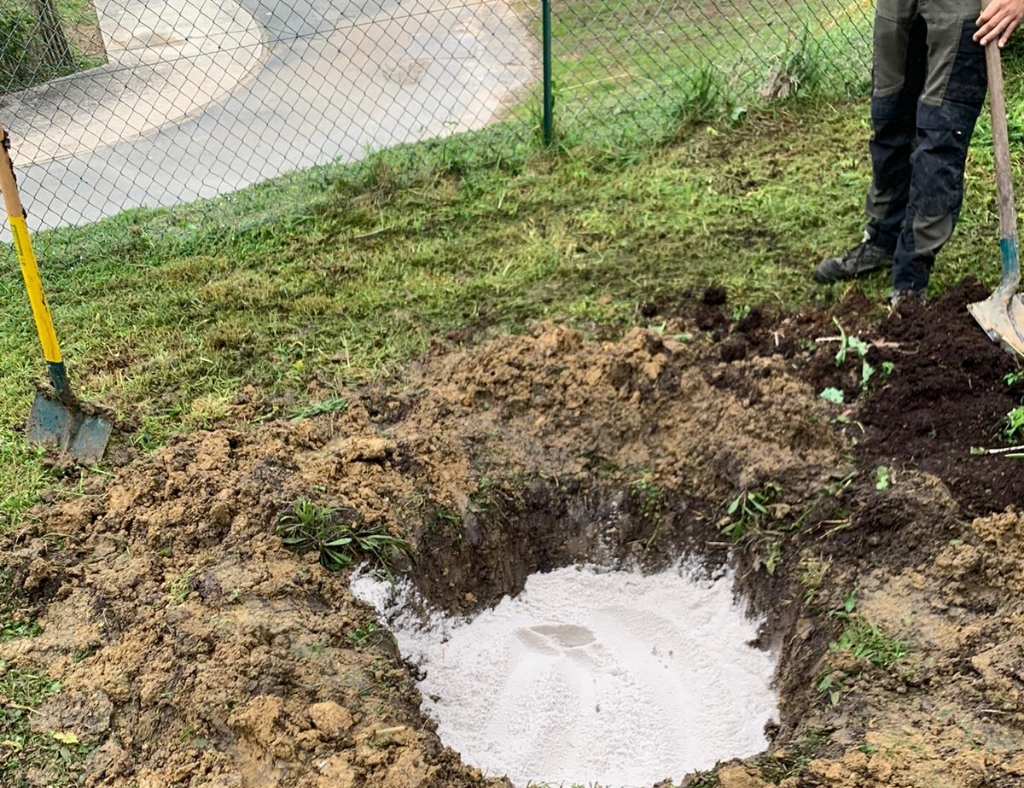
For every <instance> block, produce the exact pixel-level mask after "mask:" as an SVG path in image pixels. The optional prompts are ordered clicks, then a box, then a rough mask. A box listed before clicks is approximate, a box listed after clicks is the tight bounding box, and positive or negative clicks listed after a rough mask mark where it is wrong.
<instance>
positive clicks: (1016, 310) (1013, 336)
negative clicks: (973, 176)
mask: <svg viewBox="0 0 1024 788" xmlns="http://www.w3.org/2000/svg"><path fill="white" fill-rule="evenodd" d="M982 5H983V6H986V5H988V2H987V1H986V2H983V3H982ZM985 64H986V66H987V67H988V91H989V94H988V101H989V107H990V108H991V110H992V144H993V147H994V149H995V160H996V196H997V198H998V200H999V236H1000V237H999V253H1000V256H1001V257H1002V259H1003V274H1002V277H1001V278H1000V280H999V285H998V287H996V289H995V291H994V292H993V293H992V295H990V296H989V297H988V298H986V299H985V300H984V301H979V302H978V303H976V304H968V305H967V309H968V310H969V311H970V313H971V315H973V316H974V319H975V320H977V321H978V325H980V326H981V327H982V328H983V329H985V333H986V334H988V336H989V338H990V339H991V340H992V341H994V342H1000V343H1001V344H1002V346H1003V348H1004V349H1006V350H1008V351H1009V352H1011V353H1015V354H1019V355H1022V356H1024V303H1021V300H1020V296H1019V295H1017V285H1018V284H1019V283H1020V258H1019V256H1018V246H1017V211H1016V209H1015V208H1014V202H1013V179H1012V178H1011V173H1010V138H1009V134H1008V133H1007V130H1006V101H1005V99H1004V97H1003V66H1002V62H1001V61H1000V56H999V47H998V45H997V44H996V42H995V41H992V42H991V43H990V44H988V45H987V46H986V47H985Z"/></svg>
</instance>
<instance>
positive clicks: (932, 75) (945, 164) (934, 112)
mask: <svg viewBox="0 0 1024 788" xmlns="http://www.w3.org/2000/svg"><path fill="white" fill-rule="evenodd" d="M922 16H923V17H924V19H925V23H926V25H927V36H928V76H927V79H926V81H925V88H924V91H923V93H922V95H921V100H920V102H919V104H918V108H917V144H916V146H915V148H914V152H913V154H911V157H910V163H911V169H912V175H911V180H910V193H909V199H908V202H907V208H906V214H905V216H904V221H903V229H902V232H901V233H900V236H899V241H898V243H897V247H896V254H895V260H894V263H893V270H892V283H893V291H894V293H901V292H902V293H908V292H909V293H916V294H919V295H921V296H923V294H924V291H925V289H926V288H927V286H928V279H929V276H930V275H931V269H932V265H933V263H934V261H935V256H936V255H937V254H938V252H939V250H941V249H942V247H943V245H944V244H945V243H946V241H948V240H949V238H950V236H951V235H952V234H953V228H954V227H955V226H956V222H957V218H958V217H959V214H960V206H961V204H962V203H963V187H964V164H965V161H966V159H967V147H968V145H969V144H970V141H971V135H972V134H973V133H974V126H975V123H976V121H977V119H978V113H979V112H980V110H981V106H982V104H983V103H984V100H985V91H986V89H987V86H988V78H987V74H986V71H985V52H984V49H983V48H982V47H981V46H979V45H978V44H976V43H974V41H973V40H972V38H971V37H972V36H973V35H974V32H975V31H976V30H977V26H976V25H975V23H974V20H975V19H976V18H977V13H976V10H975V9H974V7H973V3H970V2H964V0H928V2H927V4H926V5H925V7H924V8H923V10H922Z"/></svg>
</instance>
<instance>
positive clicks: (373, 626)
mask: <svg viewBox="0 0 1024 788" xmlns="http://www.w3.org/2000/svg"><path fill="white" fill-rule="evenodd" d="M382 632H383V630H382V628H381V626H380V624H378V623H377V622H376V621H374V620H373V619H372V618H371V619H368V620H367V621H366V622H365V623H363V624H360V625H359V626H358V627H356V628H355V629H353V630H352V631H351V632H349V633H348V634H347V635H346V637H347V638H348V639H349V642H351V643H352V644H353V645H354V646H356V648H361V647H363V646H367V645H371V644H373V643H376V642H377V641H378V640H379V639H380V637H381V634H382Z"/></svg>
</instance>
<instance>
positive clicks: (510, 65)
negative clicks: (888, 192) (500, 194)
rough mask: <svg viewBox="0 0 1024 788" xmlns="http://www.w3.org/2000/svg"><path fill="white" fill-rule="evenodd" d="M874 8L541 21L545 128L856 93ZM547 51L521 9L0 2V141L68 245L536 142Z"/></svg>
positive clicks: (619, 128)
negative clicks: (115, 222) (69, 229)
mask: <svg viewBox="0 0 1024 788" xmlns="http://www.w3.org/2000/svg"><path fill="white" fill-rule="evenodd" d="M872 9H873V4H872V3H871V2H870V0H854V2H851V3H849V4H845V2H844V0H817V1H816V2H805V0H722V1H717V2H716V1H715V0H616V1H615V2H609V1H608V0H555V2H554V3H553V4H552V6H551V17H552V37H551V47H552V52H553V63H552V73H553V81H552V86H551V87H552V91H553V95H554V100H555V101H554V122H555V124H556V128H557V130H558V133H559V134H560V135H563V136H564V138H566V139H567V140H569V141H571V142H583V143H593V144H598V145H612V146H616V145H628V144H630V143H633V142H637V141H639V142H643V141H645V140H650V139H652V138H653V137H657V135H659V134H661V133H663V132H664V130H665V129H666V128H669V127H671V124H673V123H678V121H679V119H680V117H683V116H685V114H686V113H688V112H709V111H712V110H714V111H723V110H724V111H728V112H731V113H733V114H734V115H737V116H738V115H740V114H742V112H743V111H744V109H745V108H746V107H749V106H751V105H753V104H755V103H758V102H762V101H771V100H777V99H783V98H786V97H788V96H791V95H794V94H798V93H809V92H827V93H830V94H839V93H846V92H850V91H856V90H859V89H861V88H862V87H863V85H864V84H865V82H866V80H867V77H868V71H869V60H870V42H869V38H870V13H871V12H872ZM542 35H543V31H542V29H541V8H540V6H539V4H538V3H537V2H532V1H531V2H530V3H525V2H522V1H521V0H510V2H504V1H503V0H144V1H142V0H0V94H2V97H0V122H2V123H3V124H4V125H5V126H6V127H7V128H8V129H9V130H10V134H11V138H12V157H13V159H14V162H15V167H16V170H17V171H18V174H19V179H20V184H21V188H22V192H23V195H22V196H23V199H24V201H25V203H26V205H27V206H28V210H29V212H30V215H31V219H30V226H31V227H32V228H33V229H34V230H41V229H47V228H54V227H60V226H64V225H77V224H82V223H86V222H91V221H94V220H97V219H99V218H102V217H104V216H109V215H112V214H115V213H118V212H120V211H122V210H125V209H128V208H133V207H139V206H151V207H153V206H165V205H172V204H176V203H180V202H187V201H193V200H196V199H198V198H205V197H213V196H215V195H218V194H223V193H227V192H231V191H234V190H237V189H239V188H242V187H244V186H247V185H250V184H253V183H257V182H260V181H262V180H265V179H268V178H271V177H274V176H276V175H279V174H282V173H285V172H288V171H291V170H297V169H302V168H306V167H309V166H311V165H315V164H324V163H328V162H332V161H351V160H355V159H358V158H360V157H362V156H364V155H365V154H366V153H367V151H370V150H375V149H380V148H384V147H388V146H392V145H395V144H398V143H403V142H413V141H418V140H424V139H428V138H434V137H439V136H444V135H448V134H452V133H456V132H462V131H469V130H474V129H479V128H482V127H485V126H488V125H493V124H498V123H501V124H505V125H506V126H507V127H508V128H509V129H510V134H511V137H512V138H515V137H517V136H518V137H520V138H521V139H522V140H524V141H529V140H534V139H537V138H538V137H539V132H538V126H539V123H540V120H539V117H540V112H541V109H540V99H539V96H540V90H541V86H540V84H539V83H540V79H541V74H542V68H541V52H542V47H541V36H542ZM506 138H507V137H506Z"/></svg>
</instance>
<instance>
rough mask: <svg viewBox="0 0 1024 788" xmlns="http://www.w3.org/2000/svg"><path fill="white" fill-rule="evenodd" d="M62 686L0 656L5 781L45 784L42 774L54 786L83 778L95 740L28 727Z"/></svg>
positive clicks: (17, 785) (1, 775)
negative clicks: (87, 741)
mask: <svg viewBox="0 0 1024 788" xmlns="http://www.w3.org/2000/svg"><path fill="white" fill-rule="evenodd" d="M60 687H61V685H60V682H59V681H54V680H53V679H51V678H49V677H48V676H43V675H39V674H37V673H33V672H29V671H24V670H20V669H17V668H15V667H12V666H10V665H8V664H6V663H5V662H3V661H2V660H0V784H3V785H4V786H8V787H9V788H29V786H34V785H39V784H41V783H40V781H39V780H40V778H41V779H42V780H44V781H45V784H46V785H47V786H51V788H65V786H72V785H79V784H80V783H79V781H78V778H79V774H80V771H81V764H82V761H83V760H84V759H85V758H86V756H88V754H89V753H90V752H91V751H92V746H91V745H84V744H81V743H78V742H77V741H75V738H76V737H74V736H65V735H61V734H60V733H59V732H58V734H57V735H56V736H55V735H54V734H53V733H35V732H33V731H32V730H31V729H30V727H29V721H30V717H31V715H32V714H33V713H34V710H35V709H36V708H38V707H39V704H41V703H42V702H43V701H45V700H46V699H47V698H49V697H51V696H53V695H55V694H56V693H57V692H59V691H60ZM30 776H31V780H30Z"/></svg>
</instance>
